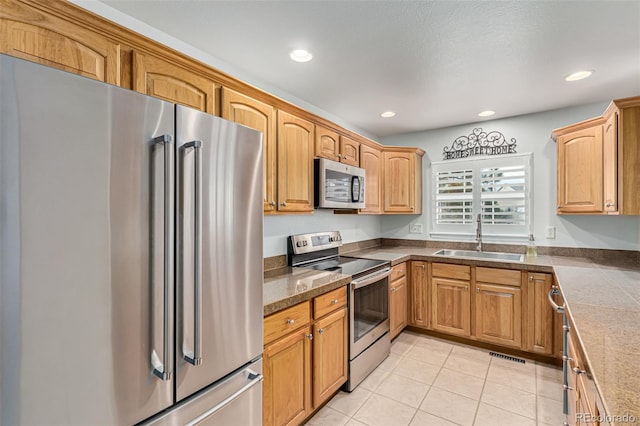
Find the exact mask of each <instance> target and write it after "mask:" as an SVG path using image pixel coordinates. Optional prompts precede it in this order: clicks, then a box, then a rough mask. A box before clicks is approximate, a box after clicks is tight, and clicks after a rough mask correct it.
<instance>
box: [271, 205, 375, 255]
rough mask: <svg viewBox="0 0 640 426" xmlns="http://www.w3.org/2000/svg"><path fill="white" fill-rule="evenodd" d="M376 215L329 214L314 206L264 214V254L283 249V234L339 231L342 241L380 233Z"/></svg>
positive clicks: (350, 241)
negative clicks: (290, 212)
mask: <svg viewBox="0 0 640 426" xmlns="http://www.w3.org/2000/svg"><path fill="white" fill-rule="evenodd" d="M380 219H381V218H380V216H371V215H356V214H341V215H336V214H333V210H315V211H314V212H313V214H312V215H282V216H265V217H264V257H270V256H276V255H279V254H285V253H286V252H287V237H288V236H289V235H295V234H306V233H309V232H319V231H335V230H337V231H340V234H341V235H342V241H343V242H345V243H352V242H355V241H363V240H370V239H372V238H378V237H380Z"/></svg>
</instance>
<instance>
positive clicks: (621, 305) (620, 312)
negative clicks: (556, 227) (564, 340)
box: [552, 257, 640, 424]
mask: <svg viewBox="0 0 640 426" xmlns="http://www.w3.org/2000/svg"><path fill="white" fill-rule="evenodd" d="M552 262H553V264H554V271H555V275H556V278H557V281H558V284H559V286H560V290H561V291H562V295H563V297H564V301H565V309H566V311H567V313H568V315H569V318H570V321H571V325H572V327H573V328H574V331H575V332H576V334H577V336H578V340H579V341H580V344H581V346H582V348H583V349H584V353H585V357H586V360H585V361H586V364H587V369H588V370H589V371H590V372H591V374H592V376H593V379H594V382H595V385H596V388H597V389H598V391H599V393H600V396H601V398H602V402H603V404H604V406H605V411H606V412H607V414H609V415H610V416H624V415H631V416H634V417H635V418H636V423H634V424H640V374H638V365H640V265H638V264H637V263H636V264H629V263H617V264H616V263H612V262H607V263H606V264H602V263H598V262H594V261H590V260H587V259H575V258H560V257H555V258H553V259H552Z"/></svg>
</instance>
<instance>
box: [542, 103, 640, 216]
mask: <svg viewBox="0 0 640 426" xmlns="http://www.w3.org/2000/svg"><path fill="white" fill-rule="evenodd" d="M553 138H554V139H555V140H556V142H557V154H558V158H557V161H558V182H557V185H558V188H557V194H558V205H557V213H558V214H602V215H607V214H613V215H616V214H626V215H640V197H638V196H637V189H636V188H638V185H640V97H635V98H627V99H618V100H614V101H613V102H612V103H611V104H610V105H609V107H608V108H607V110H606V111H605V113H604V114H603V116H601V117H596V118H593V119H591V120H586V121H582V122H580V123H576V124H572V125H570V126H566V127H562V128H559V129H555V130H554V131H553Z"/></svg>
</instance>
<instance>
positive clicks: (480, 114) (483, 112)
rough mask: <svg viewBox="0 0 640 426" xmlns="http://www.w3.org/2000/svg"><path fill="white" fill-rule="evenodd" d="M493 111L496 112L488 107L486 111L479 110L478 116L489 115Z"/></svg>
mask: <svg viewBox="0 0 640 426" xmlns="http://www.w3.org/2000/svg"><path fill="white" fill-rule="evenodd" d="M495 113H496V112H495V111H491V110H490V109H488V110H486V111H482V112H479V113H478V116H480V117H490V116H492V115H493V114H495Z"/></svg>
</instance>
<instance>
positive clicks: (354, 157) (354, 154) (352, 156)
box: [340, 136, 360, 167]
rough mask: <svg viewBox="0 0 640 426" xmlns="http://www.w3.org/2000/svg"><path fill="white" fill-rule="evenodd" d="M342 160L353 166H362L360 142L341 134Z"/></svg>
mask: <svg viewBox="0 0 640 426" xmlns="http://www.w3.org/2000/svg"><path fill="white" fill-rule="evenodd" d="M340 161H341V162H342V163H345V164H350V165H352V166H356V167H359V166H360V142H356V141H354V140H353V139H350V138H348V137H346V136H340Z"/></svg>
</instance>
